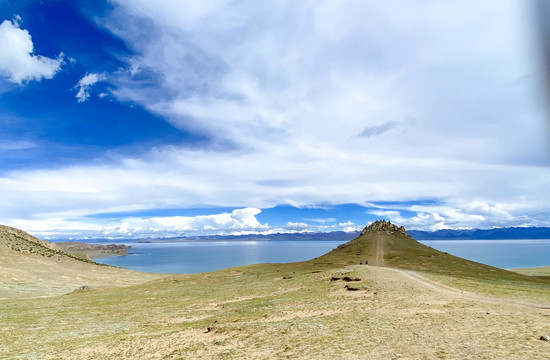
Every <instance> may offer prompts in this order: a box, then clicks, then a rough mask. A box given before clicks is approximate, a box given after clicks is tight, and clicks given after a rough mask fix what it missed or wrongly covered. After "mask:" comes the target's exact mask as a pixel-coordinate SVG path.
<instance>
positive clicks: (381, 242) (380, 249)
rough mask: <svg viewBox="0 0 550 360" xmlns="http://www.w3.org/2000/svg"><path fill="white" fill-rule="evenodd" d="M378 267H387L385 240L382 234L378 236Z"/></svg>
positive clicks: (376, 262) (376, 263) (376, 261)
mask: <svg viewBox="0 0 550 360" xmlns="http://www.w3.org/2000/svg"><path fill="white" fill-rule="evenodd" d="M374 265H376V266H386V262H385V261H384V238H382V236H381V235H380V234H376V260H375V264H374Z"/></svg>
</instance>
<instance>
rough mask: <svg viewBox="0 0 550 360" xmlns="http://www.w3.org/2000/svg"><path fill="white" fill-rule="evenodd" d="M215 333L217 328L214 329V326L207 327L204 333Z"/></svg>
mask: <svg viewBox="0 0 550 360" xmlns="http://www.w3.org/2000/svg"><path fill="white" fill-rule="evenodd" d="M216 331H218V328H217V327H215V326H209V327H207V328H206V331H205V333H209V332H216Z"/></svg>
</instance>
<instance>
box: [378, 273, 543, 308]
mask: <svg viewBox="0 0 550 360" xmlns="http://www.w3.org/2000/svg"><path fill="white" fill-rule="evenodd" d="M386 270H389V271H392V272H396V273H399V274H401V275H402V276H404V277H406V278H408V279H411V280H414V281H415V282H416V283H417V284H419V285H421V286H424V287H427V288H430V289H432V290H435V291H437V292H439V293H440V294H442V295H445V296H449V297H454V298H462V299H466V300H474V301H484V302H487V303H493V304H513V305H521V306H527V307H531V308H536V309H545V310H546V309H548V306H549V304H541V303H534V302H527V301H522V300H515V299H507V298H497V297H492V296H487V295H483V294H476V293H471V292H468V291H463V290H460V289H457V288H453V287H451V286H447V285H444V284H441V283H439V282H437V281H435V280H432V279H429V278H427V277H425V276H423V275H421V274H419V273H417V272H414V271H411V270H402V269H393V268H386Z"/></svg>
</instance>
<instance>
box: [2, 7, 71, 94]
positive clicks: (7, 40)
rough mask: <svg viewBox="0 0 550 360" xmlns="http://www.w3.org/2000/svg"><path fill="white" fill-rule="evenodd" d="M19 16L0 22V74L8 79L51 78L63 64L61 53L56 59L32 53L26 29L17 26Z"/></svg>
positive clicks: (19, 80)
mask: <svg viewBox="0 0 550 360" xmlns="http://www.w3.org/2000/svg"><path fill="white" fill-rule="evenodd" d="M20 21H21V17H19V16H17V15H16V17H15V18H14V20H12V21H9V20H4V21H3V22H2V23H1V24H0V49H2V51H1V52H0V74H1V75H3V76H4V77H5V78H7V79H8V80H9V81H11V82H13V83H17V84H22V83H23V82H26V81H31V80H41V79H42V78H46V79H51V78H53V76H54V75H55V73H57V72H58V71H59V70H60V69H61V65H63V54H60V55H59V57H58V58H57V59H50V58H48V57H45V56H41V55H36V54H34V45H33V42H32V38H31V35H30V34H29V32H28V31H27V30H24V29H21V28H19V22H20Z"/></svg>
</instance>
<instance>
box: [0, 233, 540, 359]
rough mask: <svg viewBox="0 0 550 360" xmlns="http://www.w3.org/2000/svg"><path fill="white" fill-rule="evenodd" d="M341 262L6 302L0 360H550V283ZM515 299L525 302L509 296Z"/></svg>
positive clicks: (336, 258)
mask: <svg viewBox="0 0 550 360" xmlns="http://www.w3.org/2000/svg"><path fill="white" fill-rule="evenodd" d="M389 235H395V234H389ZM389 235H387V234H386V233H381V236H382V241H381V242H378V240H377V241H376V242H375V245H374V246H372V244H370V241H367V240H368V239H365V238H362V239H360V240H361V241H360V242H362V243H363V244H364V245H365V246H367V247H370V248H371V249H372V250H373V251H374V252H373V253H363V254H362V255H363V256H365V255H369V256H371V255H373V254H374V255H373V256H374V258H375V259H376V257H377V256H376V254H379V253H380V251H379V249H377V248H376V247H378V246H379V245H377V244H380V243H381V244H382V246H385V249H386V250H388V251H389V252H390V250H391V251H397V248H393V245H391V243H390V242H391V241H392V239H393V241H395V239H394V238H393V237H389ZM373 239H377V237H374V238H373ZM356 243H357V242H355V243H353V244H351V246H347V247H344V248H342V249H343V250H346V249H347V250H350V248H351V249H355V250H357V249H358V248H357V247H356V246H355V245H356ZM386 245H387V246H386ZM392 248H393V250H392ZM384 252H385V251H384ZM338 253H339V251H337V252H333V253H331V254H330V256H328V257H321V258H319V259H316V260H311V261H306V262H301V263H291V264H262V265H251V266H244V267H239V268H233V269H225V270H221V271H218V272H213V273H205V274H193V275H180V276H166V277H165V278H163V279H159V280H155V281H151V282H147V283H143V284H138V285H133V286H128V287H115V288H104V289H93V288H91V289H86V290H82V291H76V292H73V293H70V294H69V295H61V296H53V297H48V298H40V299H18V300H0V343H1V344H2V346H1V347H0V358H2V359H217V358H219V359H480V358H482V359H548V358H550V342H546V341H542V340H539V338H540V336H541V335H550V325H549V324H550V321H549V320H550V286H548V284H549V283H548V282H545V281H544V280H540V279H539V280H537V279H535V280H532V279H531V278H529V277H522V276H521V275H513V276H512V277H510V278H506V276H505V277H504V278H502V279H500V280H499V279H497V278H496V277H494V276H493V275H492V274H491V276H489V277H487V278H481V279H476V278H475V277H471V276H450V275H449V274H446V273H444V271H438V270H437V262H436V263H435V264H436V265H434V269H436V271H434V272H429V271H426V270H421V271H411V270H408V269H396V268H387V267H375V266H365V265H357V264H358V262H357V264H349V265H346V264H343V263H342V262H347V261H348V260H346V256H347V255H346V252H345V251H342V252H340V254H338ZM405 253H406V251H405V250H403V251H402V253H401V256H404V255H405ZM390 254H391V252H390ZM387 255H388V254H385V255H384V256H383V257H384V260H385V263H386V265H388V263H390V264H391V261H392V259H391V258H388V256H387ZM411 256H413V254H411ZM413 260H414V259H412V258H411V259H408V261H409V263H411V264H414V262H415V261H413ZM354 261H355V260H354ZM417 261H419V262H420V261H421V262H425V259H424V258H422V257H419V258H418V259H417ZM456 264H457V263H456ZM457 266H458V265H457ZM504 274H505V275H507V273H506V272H505V273H504ZM516 276H517V277H516ZM345 277H349V278H350V279H360V280H358V281H349V282H348V281H345V280H343V278H345ZM333 278H340V280H335V279H334V280H331V279H333ZM521 278H525V279H526V281H525V282H524V283H521V282H520V281H519V280H518V279H521ZM349 289H353V290H349ZM514 289H515V290H516V292H519V293H521V294H522V296H521V298H514V297H513V296H510V291H514ZM513 294H514V292H513Z"/></svg>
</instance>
